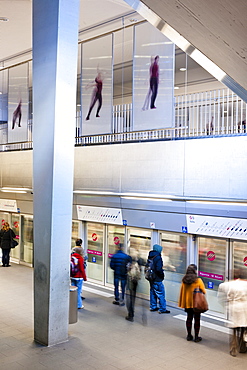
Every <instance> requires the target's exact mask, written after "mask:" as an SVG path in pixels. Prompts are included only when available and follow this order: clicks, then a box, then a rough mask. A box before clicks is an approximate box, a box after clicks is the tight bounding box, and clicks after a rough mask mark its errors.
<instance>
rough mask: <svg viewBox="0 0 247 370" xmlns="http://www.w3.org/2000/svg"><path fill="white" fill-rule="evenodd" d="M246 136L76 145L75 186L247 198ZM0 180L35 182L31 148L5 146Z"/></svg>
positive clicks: (19, 183) (3, 182) (28, 184)
mask: <svg viewBox="0 0 247 370" xmlns="http://www.w3.org/2000/svg"><path fill="white" fill-rule="evenodd" d="M246 146H247V137H245V136H241V137H224V138H212V139H211V138H206V139H197V140H179V141H163V142H150V143H136V144H133V143H132V144H125V145H121V144H116V145H102V146H91V147H76V148H75V172H74V189H76V190H98V191H99V190H102V191H113V192H142V193H146V194H149V193H156V194H163V195H177V196H180V197H182V196H184V197H209V198H217V199H218V198H226V199H230V198H232V199H246V198H247V186H246V184H247V173H246V163H247V152H246ZM0 157H1V168H0V173H1V186H26V187H32V151H24V152H5V153H0Z"/></svg>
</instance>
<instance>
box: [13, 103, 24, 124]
mask: <svg viewBox="0 0 247 370" xmlns="http://www.w3.org/2000/svg"><path fill="white" fill-rule="evenodd" d="M21 116H22V111H21V100H20V101H19V104H18V105H17V108H16V109H15V110H14V113H13V118H12V130H13V129H14V128H15V123H16V121H17V120H18V127H21Z"/></svg>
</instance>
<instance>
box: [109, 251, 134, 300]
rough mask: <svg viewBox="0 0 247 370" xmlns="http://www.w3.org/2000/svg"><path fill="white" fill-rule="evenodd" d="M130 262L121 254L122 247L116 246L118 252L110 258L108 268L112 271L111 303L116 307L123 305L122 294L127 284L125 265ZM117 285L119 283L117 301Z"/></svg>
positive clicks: (127, 257)
mask: <svg viewBox="0 0 247 370" xmlns="http://www.w3.org/2000/svg"><path fill="white" fill-rule="evenodd" d="M131 262H132V258H131V257H130V256H129V255H128V254H126V253H124V252H123V245H122V244H119V245H118V250H117V252H116V253H115V254H113V256H112V257H111V262H110V268H111V269H112V270H113V271H114V295H115V300H114V301H113V302H112V303H113V304H116V305H118V306H123V305H124V294H125V288H126V284H127V265H128V264H129V263H131ZM119 283H121V299H120V300H119V296H120V294H119V289H118V287H119Z"/></svg>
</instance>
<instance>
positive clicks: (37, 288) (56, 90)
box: [33, 0, 80, 346]
mask: <svg viewBox="0 0 247 370" xmlns="http://www.w3.org/2000/svg"><path fill="white" fill-rule="evenodd" d="M79 5H80V0H52V1H51V0H42V1H40V0H33V189H34V339H35V341H37V342H39V343H41V344H44V345H46V346H50V345H54V344H57V343H61V342H64V341H66V340H67V339H68V314H69V313H68V311H69V255H70V245H71V228H72V201H73V170H74V140H75V116H76V83H77V54H78V19H79Z"/></svg>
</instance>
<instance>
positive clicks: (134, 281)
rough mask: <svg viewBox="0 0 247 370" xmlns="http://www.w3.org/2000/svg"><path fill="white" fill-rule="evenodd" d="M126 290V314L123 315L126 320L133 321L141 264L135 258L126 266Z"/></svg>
mask: <svg viewBox="0 0 247 370" xmlns="http://www.w3.org/2000/svg"><path fill="white" fill-rule="evenodd" d="M127 270H128V272H127V292H128V294H126V303H127V310H128V316H126V317H125V319H126V320H128V321H134V311H135V299H136V290H137V286H138V281H139V280H140V279H141V266H140V262H139V261H138V260H137V259H134V258H133V259H132V262H131V263H129V264H128V266H127Z"/></svg>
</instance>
